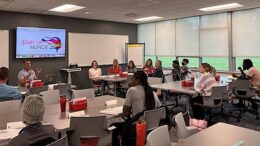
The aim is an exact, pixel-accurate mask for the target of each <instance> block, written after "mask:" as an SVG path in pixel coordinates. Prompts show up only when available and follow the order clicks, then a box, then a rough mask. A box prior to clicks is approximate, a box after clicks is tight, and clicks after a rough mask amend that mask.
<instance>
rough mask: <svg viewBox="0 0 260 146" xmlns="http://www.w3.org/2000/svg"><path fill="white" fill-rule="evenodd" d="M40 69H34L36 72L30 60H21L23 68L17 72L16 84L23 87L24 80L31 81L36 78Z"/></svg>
mask: <svg viewBox="0 0 260 146" xmlns="http://www.w3.org/2000/svg"><path fill="white" fill-rule="evenodd" d="M40 72H41V69H38V68H37V69H36V72H34V70H33V69H32V68H31V61H30V60H24V61H23V69H22V70H21V71H20V72H19V73H18V84H19V86H21V87H25V85H26V80H29V81H33V80H37V79H38V77H39V74H40Z"/></svg>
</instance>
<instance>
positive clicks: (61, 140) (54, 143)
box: [47, 135, 67, 146]
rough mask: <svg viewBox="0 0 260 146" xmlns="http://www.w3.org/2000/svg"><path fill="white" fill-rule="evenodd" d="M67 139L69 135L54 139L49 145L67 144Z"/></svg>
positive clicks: (61, 145)
mask: <svg viewBox="0 0 260 146" xmlns="http://www.w3.org/2000/svg"><path fill="white" fill-rule="evenodd" d="M66 141H67V135H65V136H63V137H62V138H60V139H58V140H56V141H54V142H53V143H51V144H48V145H47V146H65V145H66Z"/></svg>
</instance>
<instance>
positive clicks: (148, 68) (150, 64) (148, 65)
mask: <svg viewBox="0 0 260 146" xmlns="http://www.w3.org/2000/svg"><path fill="white" fill-rule="evenodd" d="M143 70H144V71H145V72H146V73H147V74H148V76H151V75H152V73H153V72H154V70H155V68H154V67H153V61H152V59H147V60H146V62H145V65H144V66H143Z"/></svg>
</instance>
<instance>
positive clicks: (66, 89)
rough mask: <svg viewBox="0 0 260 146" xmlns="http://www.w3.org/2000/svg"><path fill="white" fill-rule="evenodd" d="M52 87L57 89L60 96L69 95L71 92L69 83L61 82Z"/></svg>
mask: <svg viewBox="0 0 260 146" xmlns="http://www.w3.org/2000/svg"><path fill="white" fill-rule="evenodd" d="M53 89H54V90H55V89H58V90H59V93H60V96H66V97H70V93H71V85H70V84H61V85H55V86H54V87H53Z"/></svg>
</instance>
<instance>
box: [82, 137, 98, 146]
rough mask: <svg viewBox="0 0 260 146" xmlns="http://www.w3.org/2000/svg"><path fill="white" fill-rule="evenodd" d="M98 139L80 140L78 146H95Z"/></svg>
mask: <svg viewBox="0 0 260 146" xmlns="http://www.w3.org/2000/svg"><path fill="white" fill-rule="evenodd" d="M97 145H98V137H89V138H82V137H81V138H80V146H97Z"/></svg>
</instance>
